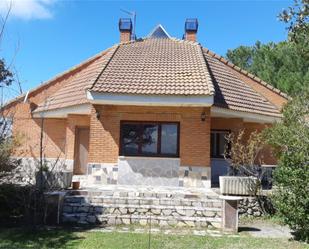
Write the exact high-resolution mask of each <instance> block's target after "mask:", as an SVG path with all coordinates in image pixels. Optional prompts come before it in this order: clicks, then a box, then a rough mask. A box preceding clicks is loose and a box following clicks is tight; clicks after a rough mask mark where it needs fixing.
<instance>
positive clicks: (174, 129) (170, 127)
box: [120, 122, 179, 157]
mask: <svg viewBox="0 0 309 249" xmlns="http://www.w3.org/2000/svg"><path fill="white" fill-rule="evenodd" d="M120 129H121V131H120V133H121V136H120V137H121V138H120V155H123V156H158V157H159V156H162V157H178V155H179V123H165V122H122V123H121V128H120Z"/></svg>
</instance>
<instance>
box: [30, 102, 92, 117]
mask: <svg viewBox="0 0 309 249" xmlns="http://www.w3.org/2000/svg"><path fill="white" fill-rule="evenodd" d="M90 113H91V104H82V105H75V106H68V107H63V108H58V109H51V110H48V109H46V110H43V111H39V112H36V111H34V112H33V113H32V117H34V118H66V117H68V115H69V114H79V115H90Z"/></svg>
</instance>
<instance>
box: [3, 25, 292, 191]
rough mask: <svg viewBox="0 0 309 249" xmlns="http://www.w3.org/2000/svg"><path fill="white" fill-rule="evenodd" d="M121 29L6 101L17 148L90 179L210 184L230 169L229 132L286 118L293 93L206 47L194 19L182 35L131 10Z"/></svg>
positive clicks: (267, 160)
mask: <svg viewBox="0 0 309 249" xmlns="http://www.w3.org/2000/svg"><path fill="white" fill-rule="evenodd" d="M119 30H120V42H119V43H118V44H116V45H114V46H112V47H111V48H108V49H106V50H105V51H103V52H100V53H99V54H97V55H95V56H93V57H91V58H90V59H88V60H87V61H85V62H82V63H81V64H79V65H77V66H76V67H74V68H72V69H70V70H68V71H66V72H64V73H62V74H60V75H58V76H56V77H55V78H53V79H51V80H49V81H47V82H46V83H44V84H42V85H40V86H39V87H37V88H35V89H33V90H32V91H30V92H28V93H27V94H26V95H24V96H20V97H18V98H16V99H15V100H13V101H11V102H10V103H8V104H7V105H6V106H5V107H4V110H3V113H5V115H6V116H11V118H12V120H13V133H15V134H16V133H22V134H24V136H25V137H26V139H24V142H23V145H22V146H21V148H19V149H18V153H17V154H18V156H20V157H22V158H23V159H27V160H28V161H29V160H30V161H35V159H37V158H39V157H40V153H42V155H43V157H44V158H45V159H46V160H47V161H49V162H55V161H57V162H60V161H61V162H64V164H63V165H64V167H65V169H66V170H71V171H73V172H74V175H80V179H81V180H82V181H83V184H84V186H90V185H92V184H95V185H96V184H98V185H100V184H120V185H155V186H156V185H159V186H162V185H163V186H184V187H209V186H210V183H211V181H212V182H213V183H216V182H218V176H219V175H222V174H225V173H226V168H227V167H228V162H227V161H225V160H224V158H223V152H224V147H225V143H226V141H225V139H224V137H225V135H226V134H227V133H228V132H235V131H239V130H240V129H246V131H247V133H248V134H250V132H252V131H255V130H259V131H260V130H262V129H263V128H265V127H266V126H268V125H271V124H272V123H274V122H275V121H278V120H280V118H281V108H282V106H283V105H284V104H285V103H286V102H287V96H286V95H285V94H283V93H282V92H280V91H279V90H278V89H275V88H274V87H272V86H270V85H268V84H267V83H265V82H264V81H262V80H260V79H259V78H258V77H256V76H254V75H252V74H250V73H248V72H246V71H244V70H242V69H241V68H239V67H237V66H235V65H233V64H232V63H230V62H228V61H227V60H226V59H224V58H223V57H221V56H219V55H217V54H215V53H213V52H211V51H210V50H208V49H207V48H204V47H202V46H201V45H200V44H199V43H198V41H197V39H196V38H197V31H198V22H197V19H187V20H186V23H185V34H184V38H183V39H176V38H172V37H170V35H169V34H168V33H167V32H166V31H165V29H164V28H163V27H162V26H161V25H158V26H157V27H156V28H155V29H154V30H153V31H152V32H151V33H150V34H149V35H148V36H147V37H145V38H142V39H135V37H134V35H133V34H132V22H131V20H130V19H120V21H119ZM60 59H61V58H60ZM41 130H42V133H41ZM41 135H42V138H43V139H42V146H40V141H41V139H40V138H41ZM40 148H42V150H40ZM263 153H264V162H265V164H266V165H273V164H275V163H276V161H275V160H274V158H273V157H272V155H271V152H270V151H269V150H264V152H263ZM58 159H60V160H58Z"/></svg>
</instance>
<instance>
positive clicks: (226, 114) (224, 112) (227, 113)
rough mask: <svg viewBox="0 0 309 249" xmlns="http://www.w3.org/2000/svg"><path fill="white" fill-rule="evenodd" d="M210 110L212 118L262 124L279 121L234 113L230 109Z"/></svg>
mask: <svg viewBox="0 0 309 249" xmlns="http://www.w3.org/2000/svg"><path fill="white" fill-rule="evenodd" d="M210 110H211V116H212V117H221V118H242V119H243V120H244V122H256V123H263V124H264V123H275V122H278V121H280V120H281V118H280V117H273V116H268V115H263V114H258V113H249V112H241V111H234V110H231V109H225V108H220V107H212V108H211V109H210Z"/></svg>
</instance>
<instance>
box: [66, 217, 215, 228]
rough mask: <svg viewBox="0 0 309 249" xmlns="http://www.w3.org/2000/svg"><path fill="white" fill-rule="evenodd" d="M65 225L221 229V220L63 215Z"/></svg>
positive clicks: (209, 218)
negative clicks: (137, 225) (134, 225)
mask: <svg viewBox="0 0 309 249" xmlns="http://www.w3.org/2000/svg"><path fill="white" fill-rule="evenodd" d="M62 221H63V222H64V223H76V224H84V225H92V224H105V225H130V224H139V225H149V224H150V223H151V225H159V226H177V227H184V226H188V227H210V226H212V227H215V228H220V227H221V218H217V217H214V218H211V217H187V216H172V215H170V216H150V215H134V214H126V215H118V214H116V215H115V214H108V215H92V214H87V213H77V214H66V213H64V214H63V215H62Z"/></svg>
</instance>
